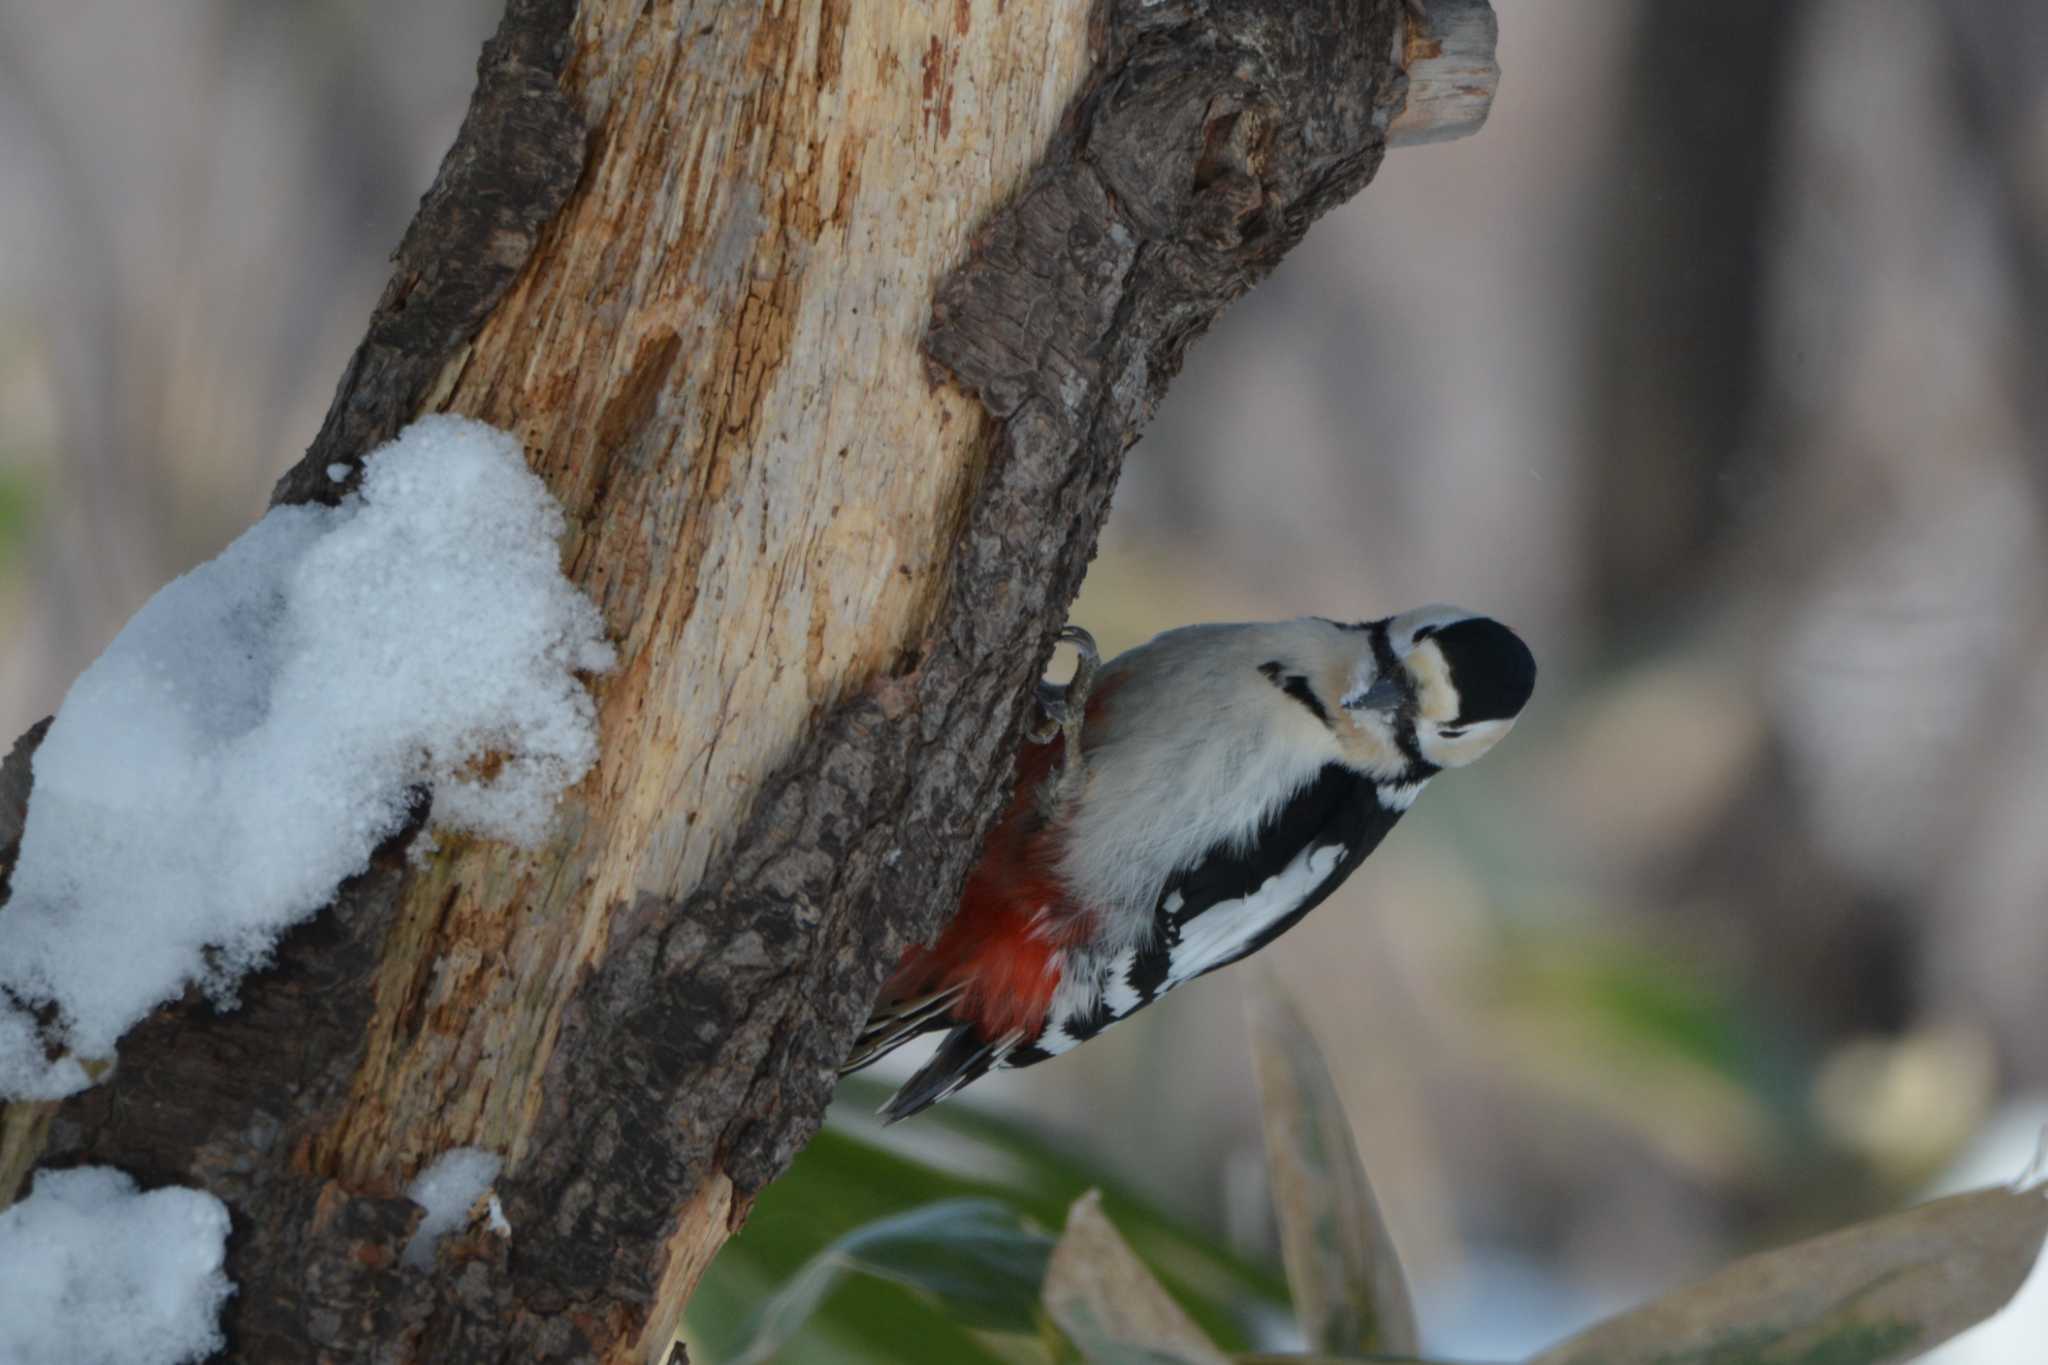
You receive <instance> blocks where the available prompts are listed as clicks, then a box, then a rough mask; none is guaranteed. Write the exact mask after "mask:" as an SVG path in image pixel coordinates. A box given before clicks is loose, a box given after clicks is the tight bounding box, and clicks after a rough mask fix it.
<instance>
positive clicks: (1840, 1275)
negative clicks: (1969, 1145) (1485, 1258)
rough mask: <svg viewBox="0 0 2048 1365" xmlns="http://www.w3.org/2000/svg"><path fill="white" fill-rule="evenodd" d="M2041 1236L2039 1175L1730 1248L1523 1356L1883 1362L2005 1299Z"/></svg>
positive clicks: (1645, 1363)
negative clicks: (1730, 1260) (1781, 1241)
mask: <svg viewBox="0 0 2048 1365" xmlns="http://www.w3.org/2000/svg"><path fill="white" fill-rule="evenodd" d="M2044 1237H2048V1198H2044V1197H2043V1194H2042V1191H2041V1189H2040V1187H2038V1186H2034V1187H2030V1188H2026V1189H2013V1188H2008V1187H1999V1188H1996V1189H1987V1190H1976V1191H1973V1192H1972V1193H1969V1194H1961V1195H1957V1196H1955V1197H1954V1198H1951V1199H1941V1200H1936V1201H1935V1202H1933V1203H1931V1204H1922V1205H1920V1206H1919V1207H1918V1208H1913V1209H1908V1210H1906V1211H1905V1212H1904V1213H1895V1214H1891V1215H1889V1216H1887V1217H1884V1218H1877V1219H1873V1220H1871V1221H1870V1222H1867V1223H1859V1224H1857V1225H1855V1226H1854V1227H1849V1228H1845V1229H1843V1230H1841V1231H1839V1232H1833V1233H1829V1234H1828V1235H1826V1236H1824V1237H1816V1238H1814V1239H1812V1240H1811V1241H1806V1242H1801V1243H1798V1244H1797V1245H1795V1246H1790V1247H1786V1248H1784V1249H1782V1250H1779V1251H1769V1252H1765V1253H1763V1254H1762V1255H1758V1256H1751V1257H1748V1258H1747V1259H1745V1260H1741V1261H1737V1262H1736V1263H1735V1264H1734V1265H1732V1266H1729V1267H1728V1268H1727V1269H1725V1270H1722V1271H1721V1272H1719V1273H1718V1274H1716V1275H1713V1276H1712V1277H1710V1278H1708V1279H1706V1280H1703V1281H1701V1282H1700V1283H1699V1284H1696V1285H1693V1286H1692V1287H1691V1288H1688V1289H1682V1290H1680V1291H1678V1292H1677V1293H1675V1294H1671V1295H1668V1296H1666V1297H1665V1298H1662V1299H1659V1300H1657V1301H1656V1302H1655V1303H1652V1304H1650V1305H1648V1306H1647V1307H1644V1308H1639V1309H1636V1310H1635V1311H1633V1312H1630V1313H1624V1314H1622V1315H1621V1316H1620V1317H1617V1318H1612V1319H1609V1320H1608V1321H1607V1322H1604V1323H1601V1324H1600V1325H1598V1326H1596V1327H1594V1328H1592V1329H1591V1330H1590V1331H1587V1332H1584V1333H1582V1334H1580V1335H1579V1336H1576V1337H1573V1338H1571V1339H1570V1340H1569V1341H1566V1342H1564V1343H1562V1344H1561V1345H1558V1346H1554V1347H1552V1348H1551V1349H1550V1350H1548V1351H1545V1352H1544V1353H1543V1354H1542V1355H1540V1356H1538V1357H1537V1358H1536V1359H1535V1360H1533V1361H1531V1362H1530V1365H1893V1362H1902V1361H1906V1360H1911V1359H1913V1358H1915V1357H1917V1356H1919V1355H1920V1354H1921V1353H1923V1352H1925V1351H1929V1350H1932V1349H1933V1348H1934V1347H1936V1346H1938V1345H1940V1344H1941V1343H1942V1342H1944V1341H1947V1340H1948V1339H1949V1338H1950V1337H1952V1336H1954V1335H1956V1334H1957V1333H1958V1332H1961V1331H1962V1330H1964V1329H1965V1328H1967V1327H1972V1326H1975V1325H1976V1324H1977V1323H1979V1322H1981V1321H1983V1320H1984V1319H1985V1318H1988V1317H1990V1316H1991V1315H1992V1314H1993V1313H1996V1312H1997V1311H1998V1310H1999V1309H2000V1308H2002V1307H2004V1306H2005V1304H2006V1302H2007V1300H2009V1299H2011V1298H2012V1296H2013V1294H2014V1293H2015V1292H2017V1291H2018V1289H2019V1287H2020V1284H2021V1283H2022V1282H2023V1281H2024V1280H2025V1279H2026V1278H2027V1273H2028V1271H2030V1270H2031V1269H2032V1268H2033V1265H2034V1260H2035V1258H2036V1257H2037V1256H2038V1255H2039V1254H2040V1251H2041V1243H2042V1240H2043V1238H2044Z"/></svg>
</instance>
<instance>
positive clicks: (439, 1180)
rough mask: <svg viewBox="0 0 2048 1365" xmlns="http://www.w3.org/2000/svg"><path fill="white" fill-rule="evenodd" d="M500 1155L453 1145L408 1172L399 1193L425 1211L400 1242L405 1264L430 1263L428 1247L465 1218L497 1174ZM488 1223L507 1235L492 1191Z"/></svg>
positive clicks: (425, 1267)
mask: <svg viewBox="0 0 2048 1365" xmlns="http://www.w3.org/2000/svg"><path fill="white" fill-rule="evenodd" d="M502 1165H504V1158H502V1157H500V1156H498V1155H496V1154H495V1153H492V1152H486V1151H484V1150H482V1149H481V1148H477V1147H456V1148H453V1149H451V1150H449V1151H446V1152H443V1153H441V1155H439V1156H437V1157H435V1158H434V1160H433V1163H432V1164H431V1165H429V1166H428V1167H427V1168H426V1169H425V1170H423V1171H421V1172H420V1173H419V1174H418V1175H416V1176H414V1177H413V1182H412V1184H410V1185H408V1186H407V1187H406V1190H405V1197H406V1198H407V1199H410V1200H412V1202H413V1203H415V1204H418V1205H419V1206H420V1207H421V1208H423V1209H425V1210H426V1211H427V1215H426V1217H424V1218H422V1219H420V1225H419V1226H418V1227H417V1228H415V1229H414V1230H413V1234H412V1240H411V1241H409V1242H407V1243H406V1244H405V1256H404V1261H405V1264H407V1265H409V1266H411V1267H412V1268H413V1269H415V1270H428V1269H431V1268H432V1267H433V1264H434V1247H435V1246H436V1245H437V1244H438V1243H439V1242H440V1240H441V1238H442V1237H444V1236H446V1235H447V1234H448V1233H451V1232H453V1231H455V1229H457V1228H459V1227H461V1226H462V1225H463V1224H464V1223H466V1222H468V1221H469V1211H470V1210H471V1209H473V1208H475V1207H476V1201H477V1200H479V1199H481V1198H483V1196H484V1194H485V1192H486V1191H488V1190H489V1189H490V1188H491V1182H492V1181H493V1180H496V1179H497V1178H498V1168H499V1167H500V1166H502ZM489 1217H490V1228H491V1231H492V1232H495V1233H497V1234H498V1235H499V1236H501V1237H507V1236H510V1235H511V1233H512V1225H511V1224H510V1223H508V1222H506V1221H505V1210H504V1209H503V1207H501V1206H500V1205H499V1203H498V1197H497V1196H496V1195H492V1196H491V1206H490V1214H489Z"/></svg>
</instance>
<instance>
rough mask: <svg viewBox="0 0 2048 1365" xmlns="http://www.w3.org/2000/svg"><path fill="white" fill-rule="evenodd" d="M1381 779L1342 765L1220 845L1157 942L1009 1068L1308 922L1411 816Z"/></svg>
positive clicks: (1170, 911) (1176, 890)
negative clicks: (1241, 837)
mask: <svg viewBox="0 0 2048 1365" xmlns="http://www.w3.org/2000/svg"><path fill="white" fill-rule="evenodd" d="M1405 809H1406V807H1405V805H1404V806H1402V807H1400V808H1398V809H1397V808H1395V807H1393V806H1390V805H1387V804H1385V803H1384V802H1382V801H1381V799H1380V795H1379V789H1378V787H1377V786H1375V784H1374V783H1373V782H1372V781H1371V779H1369V778H1366V777H1363V776H1360V775H1359V774H1358V773H1356V772H1354V771H1352V770H1351V769H1349V768H1346V767H1343V766H1341V765H1339V764H1335V763H1332V764H1330V765H1328V766H1327V767H1325V768H1324V769H1323V770H1322V772H1321V773H1319V774H1318V775H1317V777H1316V779H1315V781H1313V782H1311V783H1310V784H1309V785H1308V786H1306V787H1304V788H1302V790H1301V791H1300V792H1298V793H1297V794H1296V795H1295V796H1294V797H1293V798H1292V799H1291V800H1289V801H1288V802H1287V804H1286V805H1284V806H1282V807H1281V808H1280V810H1278V811H1277V812H1275V813H1274V815H1273V816H1272V817H1271V818H1270V819H1268V820H1267V822H1266V823H1265V825H1264V826H1263V827H1262V828H1261V829H1260V830H1259V833H1258V836H1257V838H1255V839H1254V840H1253V841H1252V844H1251V846H1250V847H1249V848H1247V849H1245V850H1243V851H1242V852H1238V851H1233V850H1231V849H1228V848H1219V849H1216V850H1214V851H1213V852H1211V853H1210V854H1209V855H1208V856H1207V857H1206V858H1204V859H1203V860H1202V861H1201V862H1200V863H1198V864H1196V865H1195V866H1194V867H1192V868H1189V869H1188V870H1187V871H1185V872H1182V873H1179V874H1177V875H1176V876H1174V877H1173V878H1172V879H1171V880H1169V881H1168V882H1167V884H1166V886H1165V888H1164V889H1163V890H1162V891H1161V892H1160V896H1159V906H1158V909H1157V910H1156V911H1155V912H1154V915H1155V918H1154V926H1153V932H1152V936H1151V939H1150V941H1149V942H1147V943H1144V944H1142V945H1140V946H1139V947H1137V948H1135V949H1133V950H1131V951H1130V952H1129V953H1127V954H1125V955H1124V956H1123V957H1121V958H1119V959H1118V960H1117V961H1116V962H1114V963H1113V964H1111V966H1110V969H1109V976H1108V981H1107V985H1106V988H1105V990H1104V991H1103V993H1102V995H1101V996H1100V997H1099V998H1098V999H1097V1000H1096V1001H1095V1002H1094V1004H1093V1007H1092V1008H1090V1009H1088V1010H1086V1011H1084V1012H1080V1013H1076V1014H1073V1015H1070V1016H1069V1017H1067V1018H1064V1019H1055V1020H1053V1021H1051V1023H1050V1024H1049V1025H1048V1026H1047V1029H1046V1033H1045V1035H1042V1036H1041V1037H1040V1038H1038V1039H1036V1040H1034V1042H1033V1043H1032V1044H1031V1045H1028V1046H1024V1047H1019V1048H1017V1049H1015V1050H1014V1051H1012V1052H1011V1053H1010V1055H1009V1056H1008V1057H1007V1058H1006V1059H1005V1061H1004V1065H1006V1066H1011V1067H1019V1066H1029V1065H1030V1064H1031V1063H1033V1062H1041V1061H1044V1060H1045V1059H1046V1058H1047V1057H1051V1056H1055V1055H1057V1054H1059V1053H1061V1052H1065V1051H1067V1050H1068V1049H1070V1048H1072V1047H1074V1046H1075V1045H1076V1044H1078V1043H1080V1042H1081V1041H1083V1040H1084V1039H1087V1038H1091V1037H1093V1036H1094V1035H1095V1034H1097V1033H1100V1032H1101V1031H1102V1030H1103V1029H1105V1028H1107V1027H1108V1026H1109V1025H1111V1024H1113V1023H1115V1022H1116V1021H1117V1020H1119V1019H1122V1018H1124V1017H1126V1016H1128V1015H1130V1014H1132V1013H1134V1012H1136V1011H1138V1010H1140V1009H1143V1008H1144V1007H1145V1006H1146V1005H1149V1004H1151V1003H1152V1002H1153V1001H1154V1000H1156V999H1158V998H1159V997H1160V996H1161V995H1164V994H1165V993H1166V992H1167V991H1169V990H1172V989H1173V988H1174V987H1175V986H1178V985H1180V984H1181V983H1182V982H1185V981H1192V980H1193V979H1194V978H1196V977H1198V976H1203V975H1206V974H1207V973H1209V972H1213V971H1215V970H1216V969H1217V968H1218V967H1226V966H1228V965H1230V964H1231V963H1233V962H1236V961H1238V960H1240V959H1242V958H1244V957H1248V956H1249V955H1251V954H1252V953H1255V952H1257V951H1258V950H1259V949H1261V948H1263V947H1265V946H1266V945H1267V944H1268V943H1271V942H1272V941H1273V940H1274V939H1276V938H1278V937H1280V935H1282V934H1284V933H1286V932H1287V931H1288V930H1289V929H1291V928H1293V927H1294V926H1295V925H1296V924H1297V923H1299V922H1300V920H1301V917H1302V916H1303V915H1306V914H1307V913H1308V912H1309V911H1311V910H1313V909H1315V908H1316V907H1317V906H1318V905H1321V904H1322V903H1323V900H1324V899H1325V898H1326V897H1327V896H1328V895H1329V894H1330V893H1331V892H1332V891H1335V890H1336V889H1337V888H1338V886H1340V885H1342V884H1343V881H1344V879H1345V878H1346V877H1348V876H1350V875H1351V874H1352V872H1353V871H1355V870H1356V869H1357V867H1358V865H1359V864H1360V863H1362V862H1364V861H1365V858H1366V855H1367V854H1369V853H1371V852H1372V851H1373V850H1374V849H1375V848H1377V847H1379V842H1380V840H1382V839H1384V838H1385V837H1386V835H1387V831H1388V830H1390V829H1392V828H1393V827H1394V824H1395V822H1396V821H1398V820H1399V819H1400V818H1401V816H1402V814H1403V813H1404V811H1405Z"/></svg>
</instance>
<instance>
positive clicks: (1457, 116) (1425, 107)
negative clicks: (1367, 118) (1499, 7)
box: [1387, 0, 1500, 147]
mask: <svg viewBox="0 0 2048 1365" xmlns="http://www.w3.org/2000/svg"><path fill="white" fill-rule="evenodd" d="M1403 19H1404V23H1403V26H1402V29H1401V39H1400V42H1401V46H1400V50H1399V51H1398V52H1397V53H1396V56H1395V60H1396V61H1397V62H1398V63H1399V65H1400V67H1401V70H1402V71H1403V72H1405V73H1406V74H1407V77H1408V100H1407V103H1406V104H1405V105H1404V106H1402V109H1401V112H1400V113H1399V114H1398V115H1396V116H1395V119H1394V121H1393V123H1392V124H1391V125H1389V126H1388V128H1387V145H1388V146H1389V147H1415V146H1420V145H1422V144H1424V143H1430V142H1449V141H1451V140H1453V139H1455V138H1461V137H1470V136H1472V135H1473V134H1474V133H1476V132H1478V131H1479V130H1480V129H1481V128H1483V127H1485V126H1486V116H1487V114H1488V113H1490V112H1491V111H1492V109H1493V96H1494V92H1495V91H1497V90H1498V89H1500V62H1499V60H1498V59H1497V57H1496V53H1495V49H1496V47H1497V46H1498V45H1499V42H1500V21H1499V20H1498V19H1496V18H1495V17H1494V13H1493V6H1492V5H1490V4H1488V3H1487V0H1410V3H1409V5H1408V8H1407V9H1406V10H1405V11H1404V13H1403Z"/></svg>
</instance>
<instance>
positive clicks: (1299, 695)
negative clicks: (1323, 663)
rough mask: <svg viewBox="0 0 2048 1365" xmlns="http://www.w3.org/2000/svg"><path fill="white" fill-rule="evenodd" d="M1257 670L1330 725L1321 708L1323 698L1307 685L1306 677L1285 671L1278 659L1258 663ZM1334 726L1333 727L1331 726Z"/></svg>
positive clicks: (1328, 717) (1326, 713) (1284, 666)
mask: <svg viewBox="0 0 2048 1365" xmlns="http://www.w3.org/2000/svg"><path fill="white" fill-rule="evenodd" d="M1259 672H1261V673H1263V674H1265V675H1266V681H1267V682H1269V683H1271V684H1273V686H1275V687H1277V688H1279V689H1280V690H1281V691H1282V692H1285V693H1286V694H1287V695H1288V696H1290V697H1292V698H1294V699H1295V700H1296V701H1298V702H1300V703H1301V704H1302V705H1303V706H1306V707H1307V708H1308V709H1309V711H1310V712H1311V713H1312V714H1313V715H1314V716H1315V718H1316V719H1317V720H1319V721H1321V722H1322V723H1323V724H1324V725H1325V726H1329V725H1330V713H1329V712H1328V711H1326V710H1324V709H1323V699H1322V698H1321V697H1318V696H1317V695H1316V694H1315V689H1314V688H1312V687H1310V686H1309V685H1308V679H1307V678H1305V677H1303V676H1302V675H1301V674H1299V673H1289V672H1287V669H1286V665H1284V664H1282V663H1281V662H1280V661H1279V660H1278V659H1273V660H1269V661H1268V662H1266V663H1262V664H1260V665H1259ZM1331 728H1335V727H1331Z"/></svg>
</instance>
